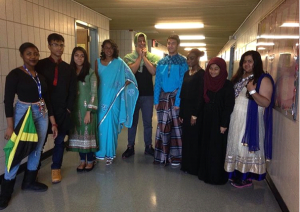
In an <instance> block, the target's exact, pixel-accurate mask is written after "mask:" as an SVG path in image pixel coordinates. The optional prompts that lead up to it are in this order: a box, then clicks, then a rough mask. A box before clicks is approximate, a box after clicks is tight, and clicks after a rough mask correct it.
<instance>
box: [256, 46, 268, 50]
mask: <svg viewBox="0 0 300 212" xmlns="http://www.w3.org/2000/svg"><path fill="white" fill-rule="evenodd" d="M265 49H266V48H265V47H258V48H257V50H265Z"/></svg>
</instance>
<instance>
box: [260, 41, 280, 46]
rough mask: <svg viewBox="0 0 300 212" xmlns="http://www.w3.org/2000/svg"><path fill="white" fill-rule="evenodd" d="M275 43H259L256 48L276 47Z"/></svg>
mask: <svg viewBox="0 0 300 212" xmlns="http://www.w3.org/2000/svg"><path fill="white" fill-rule="evenodd" d="M274 45H275V44H274V43H271V42H270V43H267V42H259V43H257V44H256V46H274Z"/></svg>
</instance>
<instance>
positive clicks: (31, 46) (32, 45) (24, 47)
mask: <svg viewBox="0 0 300 212" xmlns="http://www.w3.org/2000/svg"><path fill="white" fill-rule="evenodd" d="M28 48H36V49H37V50H38V51H39V49H38V47H36V45H34V44H33V43H29V42H26V43H23V44H22V45H21V46H20V47H19V52H20V54H21V55H23V53H24V52H25V50H26V49H28Z"/></svg>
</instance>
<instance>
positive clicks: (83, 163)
mask: <svg viewBox="0 0 300 212" xmlns="http://www.w3.org/2000/svg"><path fill="white" fill-rule="evenodd" d="M85 166H86V162H80V164H79V166H78V167H77V172H83V171H84V170H85Z"/></svg>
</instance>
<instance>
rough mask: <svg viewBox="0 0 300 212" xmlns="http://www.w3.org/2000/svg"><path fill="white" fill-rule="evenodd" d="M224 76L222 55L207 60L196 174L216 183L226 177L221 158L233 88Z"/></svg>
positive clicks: (232, 102)
mask: <svg viewBox="0 0 300 212" xmlns="http://www.w3.org/2000/svg"><path fill="white" fill-rule="evenodd" d="M227 76H228V74H227V70H226V62H225V61H224V60H223V59H222V58H218V57H215V58H213V59H211V60H210V61H209V63H208V65H207V67H206V71H205V74H204V101H205V104H204V109H203V128H202V132H203V135H202V139H201V140H200V143H201V144H200V162H199V173H198V177H199V179H200V180H203V181H204V182H205V183H210V184H215V185H222V184H225V183H226V182H227V180H228V177H227V173H226V172H225V170H224V161H225V154H226V146H227V132H228V130H227V128H228V126H229V121H230V114H231V112H232V110H233V107H234V90H233V84H232V83H231V82H230V81H229V80H227Z"/></svg>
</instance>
